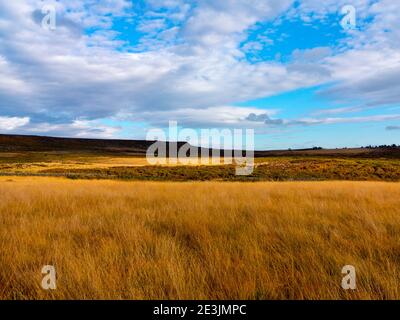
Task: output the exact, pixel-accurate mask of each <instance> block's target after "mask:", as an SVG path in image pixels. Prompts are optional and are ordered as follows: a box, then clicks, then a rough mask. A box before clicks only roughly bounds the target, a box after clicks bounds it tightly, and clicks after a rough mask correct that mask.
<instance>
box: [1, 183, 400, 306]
mask: <svg viewBox="0 0 400 320" xmlns="http://www.w3.org/2000/svg"><path fill="white" fill-rule="evenodd" d="M44 265H54V266H55V267H56V271H57V289H56V290H50V291H46V290H44V289H42V288H41V286H40V284H41V280H42V277H43V275H42V274H41V269H42V267H43V266H44ZM344 265H353V266H354V267H355V268H356V272H357V278H356V280H357V289H356V290H350V291H345V290H344V289H343V288H342V287H341V280H342V277H343V276H344V275H342V274H341V269H342V267H343V266H344ZM399 298H400V184H397V183H388V182H258V183H236V182H182V183H174V182H122V181H107V180H102V181H83V180H67V179H63V178H39V177H36V178H35V177H26V178H23V177H2V178H0V299H399Z"/></svg>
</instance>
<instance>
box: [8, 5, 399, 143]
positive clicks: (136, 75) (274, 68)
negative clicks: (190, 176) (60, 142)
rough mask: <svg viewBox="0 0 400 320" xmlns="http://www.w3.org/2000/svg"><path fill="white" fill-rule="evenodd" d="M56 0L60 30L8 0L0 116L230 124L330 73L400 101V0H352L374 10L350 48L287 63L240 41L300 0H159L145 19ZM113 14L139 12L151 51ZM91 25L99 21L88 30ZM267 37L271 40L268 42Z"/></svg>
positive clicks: (306, 10)
mask: <svg viewBox="0 0 400 320" xmlns="http://www.w3.org/2000/svg"><path fill="white" fill-rule="evenodd" d="M53 3H54V4H55V5H56V6H57V14H58V16H57V18H58V20H57V21H58V23H59V24H58V25H57V29H56V31H54V32H50V31H47V30H44V29H42V28H41V25H40V21H38V19H37V17H38V16H37V12H38V10H40V9H41V6H42V4H43V3H42V2H41V1H39V0H27V1H18V2H17V1H7V2H6V1H2V2H1V3H0V116H1V115H13V116H14V115H15V116H18V117H21V116H29V118H31V119H34V120H35V121H32V122H34V125H33V124H31V126H30V127H31V128H32V129H31V130H32V131H33V132H49V133H51V132H54V133H62V132H63V130H65V133H68V134H69V133H71V132H73V134H74V135H77V134H78V135H81V134H90V135H91V134H92V133H94V132H99V133H100V134H104V135H105V136H110V135H112V134H115V132H117V131H115V130H116V129H115V128H114V129H113V128H108V127H100V130H96V128H94V129H93V128H92V127H93V126H95V127H96V126H98V125H99V124H98V123H97V124H96V125H94V124H93V122H89V123H86V124H83V123H80V122H76V119H89V120H86V121H94V120H95V119H102V118H106V117H107V118H111V117H116V116H117V115H119V114H130V115H132V114H134V115H135V118H136V119H142V120H144V121H147V122H150V123H153V124H158V123H160V122H162V121H164V122H165V121H168V120H178V121H183V122H186V123H187V124H192V125H202V126H204V125H205V124H207V123H208V126H210V125H211V124H212V125H217V124H218V123H219V124H220V125H224V124H225V125H233V124H235V123H239V122H240V121H239V120H240V119H242V123H243V121H244V120H243V119H246V116H247V115H248V114H250V113H254V114H256V115H257V114H259V113H260V112H261V111H260V110H258V109H257V108H253V109H250V110H249V108H243V109H242V108H239V107H236V106H233V105H234V104H235V103H237V102H241V101H246V100H250V99H255V98H259V97H265V96H271V95H274V94H279V93H282V92H285V91H290V90H294V89H297V88H303V87H308V86H312V85H320V84H324V83H328V82H332V83H334V85H333V86H331V87H330V88H329V89H328V90H324V91H323V92H322V93H323V94H325V95H328V96H330V97H333V98H334V99H338V100H346V99H347V100H354V99H365V100H367V101H366V102H365V103H366V104H368V103H369V104H374V105H380V104H384V103H400V95H399V93H398V92H400V87H399V84H400V81H399V80H400V79H399V77H398V75H399V74H400V72H399V70H400V53H399V48H398V44H399V43H400V41H397V40H399V31H397V26H398V22H399V21H398V18H397V16H398V15H396V14H395V13H396V12H398V9H400V4H398V3H397V2H394V1H387V0H381V1H379V2H378V3H376V4H372V2H371V1H368V0H354V1H353V3H352V4H353V5H354V6H355V7H356V8H357V12H358V13H359V14H360V17H361V22H362V20H363V19H364V18H365V17H374V20H373V22H372V23H370V24H368V25H367V26H366V27H365V30H364V31H363V32H355V33H353V34H350V35H349V38H348V39H347V41H349V43H348V44H346V46H347V47H348V48H350V49H348V48H347V51H344V52H339V53H338V52H335V51H334V50H332V51H331V50H329V49H328V48H314V49H311V50H306V51H295V52H294V56H295V57H294V58H295V59H294V61H293V62H292V63H291V64H289V65H285V64H282V63H277V62H275V61H262V62H258V63H254V64H252V63H249V62H248V61H247V60H246V59H244V53H243V50H260V49H261V47H260V46H258V45H257V43H251V42H249V43H248V45H247V46H246V45H244V46H242V47H240V46H241V44H242V42H243V40H245V39H246V37H247V31H248V29H249V28H251V27H252V26H254V25H255V24H256V23H257V22H261V21H273V20H274V19H275V18H277V17H279V16H280V15H281V14H283V13H285V11H286V10H287V9H289V8H290V7H291V5H292V4H293V1H292V0H284V1H282V0H270V1H265V0H250V1H249V0H247V1H245V0H236V1H233V0H226V1H218V2H217V1H211V0H199V1H196V2H192V1H183V0H168V1H159V0H151V1H150V2H149V5H150V6H151V10H152V11H151V12H148V13H146V14H145V15H144V16H143V17H137V16H135V14H133V13H131V11H130V10H129V9H130V8H131V7H132V2H131V1H124V0H101V1H96V2H93V1H78V0H70V1H64V0H60V1H57V2H56V1H53ZM342 4H343V5H344V4H347V3H346V1H342V0H340V1H339V2H338V1H336V0H335V1H334V0H328V1H316V0H304V1H301V5H300V6H298V7H296V8H294V7H292V8H291V9H290V11H289V13H288V15H287V16H288V17H289V18H290V17H293V15H294V14H296V15H300V16H301V17H303V19H305V20H307V19H308V20H310V19H311V20H313V19H314V20H315V19H325V18H326V17H327V16H328V15H329V14H332V13H337V12H338V10H339V9H340V6H341V5H342ZM133 7H135V3H133ZM161 8H163V9H165V10H164V12H163V10H160V9H161ZM115 17H125V18H129V19H133V20H134V19H142V18H143V19H142V20H140V21H137V22H138V25H139V29H140V28H141V29H142V31H147V32H151V33H152V34H153V33H154V36H152V37H149V38H145V39H143V42H141V43H140V44H139V47H140V48H139V49H142V50H144V51H143V52H137V51H135V50H134V49H138V48H131V47H129V43H127V42H125V41H124V40H120V39H118V32H116V31H115V30H112V29H111V28H110V27H111V26H112V21H113V19H114V18H115ZM39 18H40V17H39ZM39 20H40V19H39ZM170 24H172V25H173V26H172V27H171V25H170ZM167 25H168V27H167ZM88 27H92V28H94V30H97V29H98V28H100V30H97V31H95V32H93V33H91V34H84V33H83V32H82V30H85V28H88ZM383 30H386V31H385V32H384V31H383ZM177 38H179V41H177ZM396 39H397V40H396ZM268 43H271V42H270V41H269V40H268V39H264V45H267V44H268ZM121 47H124V49H127V50H119V49H120V48H121ZM220 106H229V107H220ZM245 109H246V110H245ZM263 112H265V111H263ZM74 121H75V122H74ZM60 123H61V124H60ZM39 124H40V125H39ZM82 126H83V127H82ZM85 126H87V127H85ZM92 129H93V130H92ZM35 130H36V131H35ZM46 130H47V131H46ZM90 130H92V133H91V132H90ZM113 130H114V131H113Z"/></svg>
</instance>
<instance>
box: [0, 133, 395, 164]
mask: <svg viewBox="0 0 400 320" xmlns="http://www.w3.org/2000/svg"><path fill="white" fill-rule="evenodd" d="M153 143H154V141H146V140H116V139H83V138H56V137H46V136H30V135H5V134H0V152H28V151H30V152H34V151H36V152H92V153H113V154H126V153H129V154H132V155H145V154H146V150H147V148H148V147H149V146H150V145H151V144H153ZM183 144H185V142H178V147H180V146H182V145H183ZM255 156H256V157H271V156H277V157H285V156H324V157H363V158H364V157H367V158H369V157H371V158H376V157H390V158H399V159H400V148H399V147H379V148H349V149H322V148H313V149H302V150H274V151H256V152H255Z"/></svg>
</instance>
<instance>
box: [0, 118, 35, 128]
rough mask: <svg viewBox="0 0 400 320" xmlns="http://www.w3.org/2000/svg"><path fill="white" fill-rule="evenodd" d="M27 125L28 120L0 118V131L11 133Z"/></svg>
mask: <svg viewBox="0 0 400 320" xmlns="http://www.w3.org/2000/svg"><path fill="white" fill-rule="evenodd" d="M28 123H29V118H27V117H24V118H19V117H0V130H4V131H11V130H15V129H17V128H20V127H23V126H25V125H27V124H28Z"/></svg>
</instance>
